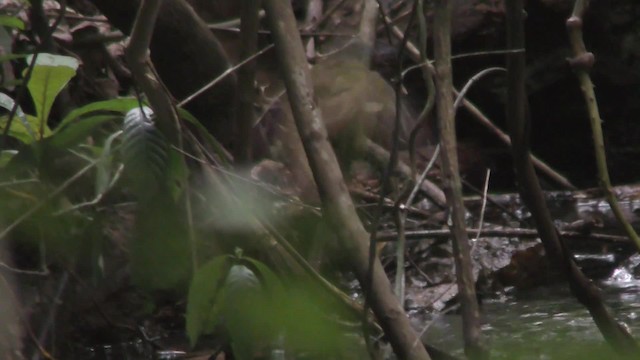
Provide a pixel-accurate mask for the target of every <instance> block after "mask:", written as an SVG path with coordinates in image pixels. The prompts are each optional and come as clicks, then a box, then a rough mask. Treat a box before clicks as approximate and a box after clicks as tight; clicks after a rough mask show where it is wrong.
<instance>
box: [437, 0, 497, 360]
mask: <svg viewBox="0 0 640 360" xmlns="http://www.w3.org/2000/svg"><path fill="white" fill-rule="evenodd" d="M451 12H452V5H451V1H448V0H436V1H435V3H434V16H433V52H434V58H435V80H436V104H437V113H438V120H439V124H440V126H439V128H440V144H441V145H442V175H443V183H444V189H445V194H446V195H447V205H448V207H449V211H450V213H449V216H450V220H449V221H448V222H449V228H450V229H451V231H452V235H453V239H452V240H453V257H454V260H455V265H456V283H457V285H458V295H459V299H460V305H461V308H462V323H463V337H464V345H465V346H464V347H465V354H466V355H467V356H468V357H469V358H471V359H485V358H488V356H489V353H488V351H487V350H486V349H485V347H484V344H483V343H482V333H481V331H480V311H479V308H478V300H477V297H476V291H475V280H474V277H473V270H472V264H471V255H470V245H469V237H468V236H467V232H466V230H465V208H464V204H463V202H462V183H461V182H460V171H459V168H458V154H457V144H456V129H455V119H454V117H455V113H454V108H453V75H452V72H451Z"/></svg>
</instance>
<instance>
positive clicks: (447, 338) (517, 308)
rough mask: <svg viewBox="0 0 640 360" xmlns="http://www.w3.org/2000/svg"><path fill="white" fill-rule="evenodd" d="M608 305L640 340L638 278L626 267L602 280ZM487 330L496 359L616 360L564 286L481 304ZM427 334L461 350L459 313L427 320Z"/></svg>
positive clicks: (446, 347) (445, 347)
mask: <svg viewBox="0 0 640 360" xmlns="http://www.w3.org/2000/svg"><path fill="white" fill-rule="evenodd" d="M601 288H602V289H603V293H604V295H605V299H606V302H607V304H608V305H609V306H610V308H611V309H612V311H613V312H614V313H615V316H616V317H617V319H618V320H619V321H623V322H624V323H626V324H627V325H628V326H629V328H630V329H631V330H632V333H633V334H634V335H635V338H636V339H640V337H639V335H640V280H636V279H634V278H633V277H632V276H631V275H630V274H629V273H628V272H626V271H625V270H624V269H622V270H619V271H617V273H616V274H615V275H614V277H613V278H612V279H610V281H607V282H604V283H602V284H601ZM482 311H483V316H484V325H483V334H484V335H485V336H486V337H487V338H488V341H489V342H490V344H491V348H492V358H493V359H527V360H528V359H615V358H616V357H615V353H613V352H612V351H611V349H610V348H609V347H608V345H607V344H605V343H604V341H603V339H602V336H601V335H600V333H599V331H598V329H597V328H596V327H595V325H594V323H593V321H592V319H591V317H590V316H589V313H588V312H587V311H586V310H585V309H584V307H582V306H581V305H580V304H578V303H577V302H576V301H575V300H574V298H573V297H572V296H571V295H570V293H569V291H568V290H567V289H566V288H565V287H560V286H557V287H551V288H545V289H537V290H535V291H530V292H526V293H519V294H510V295H507V296H506V297H505V298H503V299H500V300H489V301H485V302H484V304H483V306H482ZM426 324H429V328H428V329H427V331H426V335H425V336H426V338H427V339H428V340H429V341H430V343H432V344H433V345H436V346H439V347H441V348H442V349H443V350H448V351H450V352H452V353H454V354H456V355H461V354H462V350H461V348H462V340H461V337H460V334H461V326H462V325H461V319H460V317H459V316H458V315H443V316H436V317H435V318H431V319H430V320H427V322H426Z"/></svg>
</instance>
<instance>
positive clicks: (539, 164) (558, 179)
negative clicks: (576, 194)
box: [387, 18, 577, 190]
mask: <svg viewBox="0 0 640 360" xmlns="http://www.w3.org/2000/svg"><path fill="white" fill-rule="evenodd" d="M387 21H389V19H388V18H387ZM391 30H392V33H393V36H395V37H396V38H398V39H402V37H403V34H402V31H401V30H400V29H398V28H397V27H396V26H393V27H391ZM407 51H408V52H409V56H410V57H411V60H413V61H415V62H416V63H421V60H420V51H419V50H418V48H416V46H415V45H414V44H413V43H412V42H411V41H408V42H407ZM502 52H503V53H507V54H509V53H520V52H522V50H521V49H515V50H508V49H507V50H504V51H502ZM474 55H475V54H474ZM458 56H467V54H462V55H458ZM455 57H456V56H452V58H455ZM454 94H455V95H456V96H458V95H459V93H458V92H457V91H456V90H455V89H454ZM462 106H464V108H465V109H466V110H467V111H469V112H470V113H471V114H472V115H473V116H474V118H475V119H476V120H477V121H479V122H480V124H482V125H484V126H485V127H487V128H488V129H489V130H490V131H491V132H492V133H493V134H494V135H495V136H496V137H497V138H498V139H499V140H500V141H501V142H502V143H503V144H505V145H507V146H509V147H510V146H511V140H510V139H509V135H507V134H505V133H504V132H503V131H502V130H500V129H499V128H498V127H496V126H495V125H493V122H492V121H491V120H489V118H488V117H487V116H486V115H484V114H483V113H482V111H480V109H478V108H477V107H476V106H475V105H474V104H473V103H472V102H470V101H469V100H466V99H465V100H463V101H462ZM530 156H531V157H532V159H533V164H534V166H535V167H536V168H537V169H538V170H539V171H540V172H541V173H542V174H544V175H545V176H547V177H548V178H549V179H550V180H553V181H554V182H555V183H556V184H558V185H561V186H562V187H563V188H565V189H567V190H576V189H577V188H576V187H575V186H574V185H573V184H571V182H570V181H569V180H567V178H565V177H564V176H562V175H560V174H559V173H558V172H556V171H555V170H553V169H552V168H551V167H549V165H547V164H546V163H544V162H543V161H542V160H540V159H538V158H537V157H536V156H535V155H532V154H531V155H530Z"/></svg>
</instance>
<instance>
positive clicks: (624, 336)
mask: <svg viewBox="0 0 640 360" xmlns="http://www.w3.org/2000/svg"><path fill="white" fill-rule="evenodd" d="M506 9H507V46H508V47H510V48H514V49H521V48H523V47H524V39H525V34H524V15H523V12H524V11H523V0H512V1H507V2H506ZM525 65H526V64H525V56H524V54H522V53H514V54H509V55H507V69H508V91H507V93H508V99H507V122H508V125H509V132H510V135H511V140H512V141H513V144H512V154H513V161H514V167H515V170H516V178H517V181H518V187H519V190H520V196H521V198H522V200H523V202H524V203H525V204H526V205H527V207H528V208H529V211H531V215H532V217H533V219H534V222H535V224H536V227H537V228H538V232H539V234H540V239H541V240H542V243H543V245H544V247H545V251H546V253H547V255H548V256H549V258H550V260H551V263H552V264H553V266H555V267H556V268H557V269H558V270H563V271H564V273H565V274H566V275H567V278H568V279H569V287H570V288H571V292H572V293H573V294H574V296H575V297H576V298H577V299H578V301H580V302H581V303H582V304H583V305H584V306H585V307H586V308H587V309H588V310H589V313H590V314H591V317H592V318H593V320H594V322H595V323H596V325H597V326H598V328H599V329H600V331H601V332H602V334H603V336H604V338H605V339H606V340H607V341H608V342H609V343H610V344H611V345H612V346H613V348H614V349H615V350H616V351H618V352H619V353H620V354H623V355H625V356H629V357H630V358H632V357H634V356H635V357H636V358H637V356H638V352H639V349H638V344H637V343H636V342H635V341H634V339H633V338H632V337H631V335H630V334H629V332H628V331H627V330H626V329H625V328H624V327H623V326H622V325H620V324H619V323H618V322H617V321H616V320H615V319H614V317H613V315H612V314H611V312H610V311H609V309H608V308H607V307H606V306H605V304H604V303H603V300H602V295H601V293H600V290H599V289H598V288H597V287H596V286H595V285H594V284H593V283H592V282H591V281H589V279H587V277H586V276H585V275H584V274H583V273H582V271H581V270H580V268H579V267H578V266H577V265H576V263H575V261H574V259H573V256H572V255H571V253H570V251H569V250H568V249H567V246H566V244H565V243H564V241H563V239H562V237H560V235H559V233H558V230H557V229H556V228H555V226H554V223H553V219H552V218H551V214H550V212H549V209H548V207H547V204H546V200H545V198H544V195H543V193H542V189H541V187H540V183H539V182H538V177H537V175H536V173H535V170H534V167H533V164H532V162H531V157H530V152H529V139H528V137H529V134H528V120H527V110H526V109H527V103H526V101H527V97H526V92H525Z"/></svg>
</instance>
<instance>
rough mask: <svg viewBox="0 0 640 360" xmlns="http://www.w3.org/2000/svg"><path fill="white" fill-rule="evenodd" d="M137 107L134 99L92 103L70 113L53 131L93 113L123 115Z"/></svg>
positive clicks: (136, 101) (138, 103)
mask: <svg viewBox="0 0 640 360" xmlns="http://www.w3.org/2000/svg"><path fill="white" fill-rule="evenodd" d="M139 106H140V102H139V101H138V100H137V99H135V98H118V99H112V100H105V101H97V102H93V103H91V104H87V105H85V106H83V107H80V108H77V109H75V110H73V111H71V112H70V113H69V114H68V115H67V116H65V118H64V119H62V121H61V122H60V124H59V125H58V126H57V127H56V129H55V131H56V132H58V131H61V130H62V129H64V128H65V127H67V126H68V125H69V124H71V123H72V122H74V121H77V120H78V119H80V118H81V117H83V116H86V115H88V114H91V113H93V112H115V113H118V114H125V113H126V112H128V111H129V110H131V109H135V108H137V107H139Z"/></svg>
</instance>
